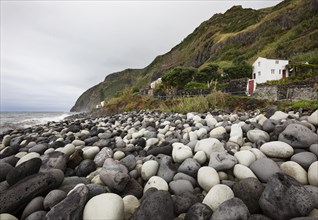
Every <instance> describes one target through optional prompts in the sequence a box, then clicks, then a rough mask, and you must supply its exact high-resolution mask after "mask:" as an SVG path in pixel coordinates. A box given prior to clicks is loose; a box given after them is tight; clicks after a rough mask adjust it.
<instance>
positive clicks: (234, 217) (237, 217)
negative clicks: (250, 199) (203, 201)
mask: <svg viewBox="0 0 318 220" xmlns="http://www.w3.org/2000/svg"><path fill="white" fill-rule="evenodd" d="M249 216H250V213H249V211H248V208H247V207H246V205H245V204H244V202H243V201H242V200H240V199H239V198H232V199H229V200H227V201H225V202H223V203H222V204H221V205H220V206H219V207H218V208H217V210H215V212H214V213H213V215H212V217H211V219H212V220H218V219H222V220H248V218H249Z"/></svg>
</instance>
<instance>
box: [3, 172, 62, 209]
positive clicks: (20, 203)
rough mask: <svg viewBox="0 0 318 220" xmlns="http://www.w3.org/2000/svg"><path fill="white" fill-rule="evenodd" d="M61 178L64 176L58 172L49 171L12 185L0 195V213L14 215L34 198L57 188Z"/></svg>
mask: <svg viewBox="0 0 318 220" xmlns="http://www.w3.org/2000/svg"><path fill="white" fill-rule="evenodd" d="M63 178H64V174H63V172H61V171H60V170H51V171H48V172H46V173H37V174H34V175H32V176H28V177H26V178H25V179H24V181H21V182H19V183H18V184H15V185H13V186H12V187H10V188H9V189H8V190H6V191H5V192H3V193H2V194H1V197H0V204H1V206H0V213H6V212H7V213H15V212H16V211H18V210H19V209H20V208H22V207H24V206H25V205H26V204H27V203H28V202H30V201H31V200H32V199H33V198H35V197H36V196H38V195H41V194H42V193H44V192H48V191H49V190H52V189H55V188H57V187H59V185H61V183H62V182H63Z"/></svg>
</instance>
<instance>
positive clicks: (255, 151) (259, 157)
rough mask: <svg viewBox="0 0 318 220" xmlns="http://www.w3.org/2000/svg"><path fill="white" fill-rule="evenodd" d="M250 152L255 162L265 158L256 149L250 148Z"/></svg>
mask: <svg viewBox="0 0 318 220" xmlns="http://www.w3.org/2000/svg"><path fill="white" fill-rule="evenodd" d="M250 151H251V152H252V153H253V154H254V155H255V157H256V160H258V159H261V158H264V157H266V155H265V154H264V153H263V152H262V151H260V150H259V149H257V148H251V149H250Z"/></svg>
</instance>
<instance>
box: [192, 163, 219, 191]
mask: <svg viewBox="0 0 318 220" xmlns="http://www.w3.org/2000/svg"><path fill="white" fill-rule="evenodd" d="M197 178H198V183H199V185H200V186H201V188H202V189H204V190H205V191H206V192H208V191H209V190H210V189H211V188H212V187H213V186H215V185H217V184H219V183H220V177H219V175H218V173H217V172H216V170H215V169H214V168H212V167H208V166H204V167H201V168H200V169H199V171H198V176H197Z"/></svg>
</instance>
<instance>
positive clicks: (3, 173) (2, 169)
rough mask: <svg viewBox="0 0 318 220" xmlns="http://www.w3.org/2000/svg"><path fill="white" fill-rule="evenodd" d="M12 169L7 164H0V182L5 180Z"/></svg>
mask: <svg viewBox="0 0 318 220" xmlns="http://www.w3.org/2000/svg"><path fill="white" fill-rule="evenodd" d="M12 169H13V166H11V164H9V163H4V162H0V182H2V181H3V180H5V179H6V177H7V174H8V173H9V172H10V171H11V170H12Z"/></svg>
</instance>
